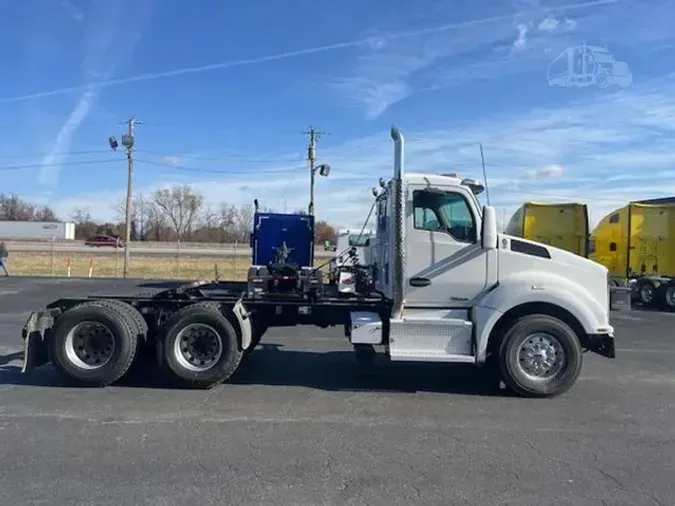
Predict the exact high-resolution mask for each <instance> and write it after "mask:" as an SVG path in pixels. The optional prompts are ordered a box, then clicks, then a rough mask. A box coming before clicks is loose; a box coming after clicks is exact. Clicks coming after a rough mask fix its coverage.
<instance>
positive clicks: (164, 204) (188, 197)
mask: <svg viewBox="0 0 675 506" xmlns="http://www.w3.org/2000/svg"><path fill="white" fill-rule="evenodd" d="M264 211H266V212H274V211H273V210H272V209H269V208H266V209H264ZM114 212H115V219H114V220H112V221H106V222H100V221H96V220H94V219H93V218H92V216H91V213H90V212H89V210H88V209H84V208H82V209H80V208H77V209H74V210H73V211H72V213H71V214H70V215H69V216H67V217H65V219H64V220H61V219H59V217H58V216H57V214H56V212H55V211H54V210H53V209H52V208H51V207H50V206H48V205H35V204H31V203H29V202H26V201H25V200H23V199H21V198H20V197H18V196H17V195H14V194H4V193H0V220H3V221H43V222H47V221H72V222H74V223H75V238H76V239H78V240H85V239H88V238H90V237H93V236H96V235H113V236H119V237H124V231H125V227H124V223H125V221H126V220H125V216H126V199H122V200H121V201H120V202H118V203H116V204H115V206H114ZM254 212H255V209H254V207H253V205H244V206H240V207H236V206H233V205H230V204H227V203H225V202H223V203H221V204H220V205H219V206H216V207H214V206H210V205H207V204H206V203H205V201H204V196H203V195H201V194H200V193H199V192H197V191H195V190H194V189H193V188H192V187H191V186H189V185H182V186H174V187H172V188H166V189H161V190H156V191H155V192H153V193H151V194H147V195H144V194H138V195H136V196H135V197H134V202H133V212H132V216H131V237H132V240H134V241H172V242H176V241H180V242H219V243H235V242H246V243H247V242H248V240H249V234H250V233H251V229H252V226H253V214H254ZM297 213H302V214H304V212H303V211H297ZM315 230H316V238H315V239H316V241H317V243H318V244H321V243H323V242H324V241H331V242H334V241H335V236H336V231H335V229H334V228H333V227H332V226H331V225H330V224H329V223H328V222H326V221H324V220H318V221H317V222H316V226H315Z"/></svg>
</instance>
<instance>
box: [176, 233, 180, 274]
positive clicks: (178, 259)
mask: <svg viewBox="0 0 675 506" xmlns="http://www.w3.org/2000/svg"><path fill="white" fill-rule="evenodd" d="M176 267H177V272H176V275H177V276H179V277H180V237H179V238H178V244H177V251H176Z"/></svg>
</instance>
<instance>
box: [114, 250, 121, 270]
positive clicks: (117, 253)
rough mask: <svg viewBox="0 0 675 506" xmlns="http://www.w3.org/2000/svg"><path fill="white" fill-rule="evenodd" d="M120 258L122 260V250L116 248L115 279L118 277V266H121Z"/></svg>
mask: <svg viewBox="0 0 675 506" xmlns="http://www.w3.org/2000/svg"><path fill="white" fill-rule="evenodd" d="M119 258H120V249H119V248H118V247H115V277H118V276H119V274H118V268H119V267H118V265H119Z"/></svg>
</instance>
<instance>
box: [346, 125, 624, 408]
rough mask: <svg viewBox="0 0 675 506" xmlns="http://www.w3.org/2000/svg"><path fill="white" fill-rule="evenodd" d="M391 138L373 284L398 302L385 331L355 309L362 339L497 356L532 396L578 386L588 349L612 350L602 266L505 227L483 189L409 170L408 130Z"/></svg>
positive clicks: (476, 357)
mask: <svg viewBox="0 0 675 506" xmlns="http://www.w3.org/2000/svg"><path fill="white" fill-rule="evenodd" d="M392 137H393V138H394V140H395V143H396V151H395V171H394V172H395V175H394V178H393V179H392V180H391V181H389V182H388V183H385V182H384V181H382V180H381V181H380V189H379V190H378V189H373V193H374V194H375V195H376V207H377V231H376V245H375V252H374V284H375V288H376V289H377V290H378V291H380V292H382V293H383V294H385V296H387V297H388V298H390V299H391V300H393V306H392V311H391V315H389V321H388V325H387V327H388V331H386V330H382V329H383V328H384V327H383V326H382V323H383V321H382V318H381V315H375V314H372V313H371V314H357V315H354V316H353V317H352V319H353V322H354V321H355V320H359V319H360V322H361V324H356V327H357V332H356V333H357V337H356V340H357V341H358V340H359V339H363V340H364V342H363V344H367V342H370V343H373V344H385V347H386V351H387V354H388V355H389V357H390V358H391V359H392V360H410V361H437V362H465V363H474V364H479V365H480V364H488V363H490V362H491V361H494V360H497V361H499V363H500V368H501V370H502V372H503V373H504V374H505V376H506V377H508V378H510V380H509V381H510V382H511V386H512V387H513V388H514V389H516V390H519V391H520V392H521V393H527V394H529V395H538V394H541V395H544V394H545V393H546V392H549V393H550V392H552V391H553V390H556V391H562V390H565V389H566V388H567V387H566V386H565V385H571V384H572V383H573V382H574V381H575V379H576V376H577V375H578V373H579V370H580V364H581V350H582V349H590V350H593V351H596V352H598V353H600V354H603V355H605V356H608V357H613V356H614V344H613V343H614V341H613V328H612V326H611V325H610V323H609V290H608V286H607V269H606V268H605V267H603V266H602V265H599V264H597V263H595V262H593V261H590V260H588V259H586V258H583V257H580V256H577V255H575V254H573V253H570V252H568V251H564V250H562V249H559V248H555V247H552V246H548V245H544V244H539V243H536V242H534V241H530V240H525V239H522V238H517V237H513V236H510V235H507V234H500V233H497V224H496V213H495V209H494V208H493V207H491V206H481V204H480V202H479V200H478V195H480V193H481V192H482V191H483V189H484V188H483V186H482V185H481V184H479V183H477V182H476V181H473V180H470V179H465V178H461V177H460V176H458V175H457V174H447V175H434V174H418V173H405V171H404V167H403V147H402V145H403V138H402V135H401V134H400V132H398V131H397V130H395V129H394V130H392ZM378 326H379V327H378ZM352 327H354V323H352ZM377 328H379V329H380V330H379V331H377V330H374V329H377ZM366 332H367V334H366ZM378 332H379V334H378ZM366 341H367V342H366ZM354 342H355V341H354V328H352V343H354ZM376 342H377V343H376ZM504 347H506V348H504ZM505 350H506V351H505ZM556 357H557V358H556ZM523 364H526V365H523ZM511 369H512V370H513V371H515V372H509V370H511ZM536 371H539V375H537V373H536Z"/></svg>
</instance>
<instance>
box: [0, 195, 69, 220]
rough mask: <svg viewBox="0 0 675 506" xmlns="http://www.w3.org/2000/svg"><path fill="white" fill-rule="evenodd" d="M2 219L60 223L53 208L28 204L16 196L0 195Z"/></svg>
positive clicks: (0, 217)
mask: <svg viewBox="0 0 675 506" xmlns="http://www.w3.org/2000/svg"><path fill="white" fill-rule="evenodd" d="M0 219H1V220H8V221H58V218H57V217H56V213H55V212H54V210H53V209H52V208H50V207H49V206H45V205H36V204H31V203H29V202H26V201H25V200H23V199H22V198H21V197H19V196H18V195H15V194H4V193H0Z"/></svg>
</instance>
